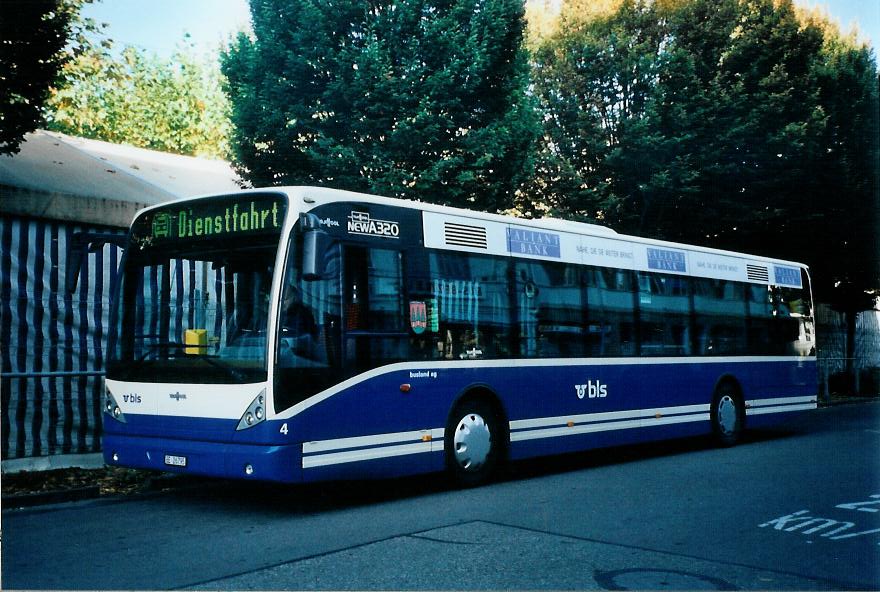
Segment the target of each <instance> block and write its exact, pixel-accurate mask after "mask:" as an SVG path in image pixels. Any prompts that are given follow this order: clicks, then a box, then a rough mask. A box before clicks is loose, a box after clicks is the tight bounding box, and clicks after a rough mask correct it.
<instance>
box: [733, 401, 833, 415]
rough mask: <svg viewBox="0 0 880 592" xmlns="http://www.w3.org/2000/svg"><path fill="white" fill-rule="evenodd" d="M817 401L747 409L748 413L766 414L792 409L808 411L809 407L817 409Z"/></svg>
mask: <svg viewBox="0 0 880 592" xmlns="http://www.w3.org/2000/svg"><path fill="white" fill-rule="evenodd" d="M815 408H816V403H807V404H806V405H780V406H778V407H759V408H757V409H746V415H766V414H767V413H788V412H790V411H806V410H807V409H815Z"/></svg>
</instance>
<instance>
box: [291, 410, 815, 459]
mask: <svg viewBox="0 0 880 592" xmlns="http://www.w3.org/2000/svg"><path fill="white" fill-rule="evenodd" d="M749 404H750V405H751V406H752V407H751V408H748V409H746V414H747V415H763V414H767V413H785V412H791V411H802V410H808V409H815V408H816V400H815V398H814V397H789V398H785V397H781V398H773V399H755V400H751V401H749ZM710 417H711V416H710V413H709V405H680V406H677V407H658V408H653V409H632V410H628V411H610V412H603V413H589V414H582V415H568V416H565V415H560V416H555V417H536V418H531V419H520V420H514V421H511V422H510V441H511V442H522V441H526V440H538V439H544V438H559V437H564V436H575V435H583V434H590V433H598V432H607V431H617V430H627V429H638V428H647V427H655V426H664V425H674V424H680V423H692V422H700V421H709V419H710ZM569 423H571V424H573V425H571V426H569V425H568V424H569ZM536 428H537V429H536ZM426 437H429V439H428V440H425V438H426ZM443 437H444V430H443V428H432V429H430V430H414V431H408V432H393V433H388V434H375V435H369V436H354V437H348V438H337V439H332V440H318V441H312V442H303V445H302V451H303V460H302V466H303V468H304V469H308V468H314V467H322V466H329V465H336V464H343V463H351V462H360V461H366V460H376V459H380V458H392V457H395V456H404V455H410V454H420V453H424V452H441V451H442V450H443ZM414 440H415V441H416V442H413V441H414ZM418 440H421V441H418ZM399 442H409V443H405V444H398V445H395V446H388V444H396V443H399ZM349 448H356V449H357V450H346V449H349ZM337 450H343V452H333V451H337Z"/></svg>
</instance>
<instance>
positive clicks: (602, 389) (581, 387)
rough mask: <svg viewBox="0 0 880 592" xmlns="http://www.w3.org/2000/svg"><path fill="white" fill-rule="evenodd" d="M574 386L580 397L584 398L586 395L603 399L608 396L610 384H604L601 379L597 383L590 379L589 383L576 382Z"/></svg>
mask: <svg viewBox="0 0 880 592" xmlns="http://www.w3.org/2000/svg"><path fill="white" fill-rule="evenodd" d="M574 388H575V390H576V391H577V396H578V399H583V398H584V397H589V398H590V399H595V398H597V397H598V398H600V399H603V398H605V397H607V396H608V385H607V384H602V382H601V381H599V380H597V381H596V383H595V384H594V383H593V381H592V380H588V381H587V384H576V385H574Z"/></svg>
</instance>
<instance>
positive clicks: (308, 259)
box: [300, 214, 333, 282]
mask: <svg viewBox="0 0 880 592" xmlns="http://www.w3.org/2000/svg"><path fill="white" fill-rule="evenodd" d="M300 224H301V225H302V232H303V242H302V245H303V246H302V277H303V279H304V280H305V281H307V282H314V281H316V280H319V279H321V278H322V277H324V273H325V272H326V269H325V259H326V253H327V249H329V248H330V245H331V244H332V242H333V238H332V237H331V236H330V235H329V234H327V233H326V232H324V231H323V230H321V225H320V222H318V218H317V216H315V215H314V214H303V215H302V216H300Z"/></svg>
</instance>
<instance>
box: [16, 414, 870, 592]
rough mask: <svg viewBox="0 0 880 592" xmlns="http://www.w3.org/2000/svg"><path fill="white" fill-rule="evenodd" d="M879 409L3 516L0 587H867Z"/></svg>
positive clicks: (208, 487)
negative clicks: (511, 463) (448, 478)
mask: <svg viewBox="0 0 880 592" xmlns="http://www.w3.org/2000/svg"><path fill="white" fill-rule="evenodd" d="M878 460H880V403H863V404H854V405H844V406H837V407H832V408H827V409H820V410H817V411H815V412H812V413H810V414H808V415H807V416H805V417H803V418H801V419H798V420H796V421H794V422H790V423H789V424H787V425H786V426H785V427H783V428H781V429H776V430H773V431H764V432H758V433H754V434H751V435H750V437H749V439H748V440H747V441H746V442H745V443H743V444H742V445H740V446H737V447H735V448H730V449H719V448H715V447H713V446H711V444H709V443H708V442H706V441H702V440H688V441H675V442H671V443H664V444H660V445H656V444H654V445H648V446H637V447H627V448H622V449H614V450H602V451H593V452H590V453H586V454H580V455H573V456H566V457H561V458H553V459H550V460H549V461H548V460H546V459H545V460H543V461H540V462H530V463H525V464H517V465H516V466H515V467H514V468H513V470H512V473H513V474H512V476H511V477H510V478H509V479H506V480H504V481H503V482H500V483H495V484H492V485H489V486H486V487H482V488H478V489H472V490H461V491H458V490H451V489H449V488H447V487H446V486H445V485H444V483H443V481H442V480H441V479H440V478H438V477H431V478H418V479H406V480H395V481H381V482H376V483H372V482H367V483H364V482H359V483H343V484H332V485H326V484H325V485H322V486H320V487H318V486H315V487H311V486H310V487H278V486H270V485H255V484H252V483H248V484H244V483H228V482H218V481H207V480H206V481H204V482H197V484H196V485H195V486H192V487H188V488H184V489H177V490H173V491H168V492H162V493H156V494H151V495H148V496H136V497H129V498H119V499H116V500H95V501H87V502H76V503H69V504H60V505H57V506H51V507H42V508H33V509H24V510H7V511H3V514H2V578H3V579H2V588H3V589H5V590H8V589H15V588H30V589H38V588H43V589H45V588H51V589H58V588H63V589H132V588H136V589H167V588H189V589H193V588H194V589H207V590H216V589H264V590H266V589H269V590H271V589H352V588H354V589H469V590H475V589H502V588H505V589H507V588H517V589H572V588H577V589H600V588H604V589H618V590H620V589H633V588H635V589H655V590H656V589H661V590H667V589H669V590H671V589H701V590H705V589H721V590H734V589H762V590H766V589H773V590H781V589H799V590H811V589H848V588H856V589H874V590H876V589H880V462H878Z"/></svg>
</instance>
